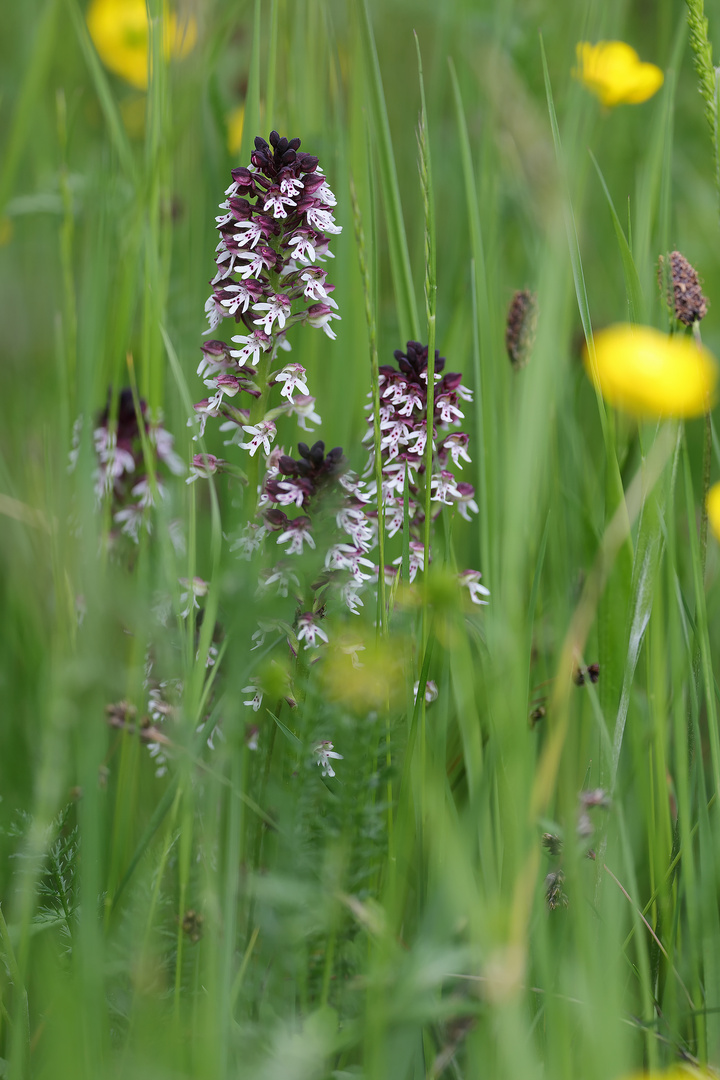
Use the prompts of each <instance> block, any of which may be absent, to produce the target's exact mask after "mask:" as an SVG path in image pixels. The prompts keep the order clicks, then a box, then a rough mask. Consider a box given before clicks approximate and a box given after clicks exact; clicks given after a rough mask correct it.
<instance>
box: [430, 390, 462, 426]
mask: <svg viewBox="0 0 720 1080" xmlns="http://www.w3.org/2000/svg"><path fill="white" fill-rule="evenodd" d="M435 408H436V409H439V410H440V419H441V421H442V422H443V424H456V423H457V421H458V420H463V419H464V418H465V413H464V412H460V409H458V407H457V405H454V404H453V402H452V400H451V399H450V396H449V395H448V394H440V396H439V397H437V398H436V399H435Z"/></svg>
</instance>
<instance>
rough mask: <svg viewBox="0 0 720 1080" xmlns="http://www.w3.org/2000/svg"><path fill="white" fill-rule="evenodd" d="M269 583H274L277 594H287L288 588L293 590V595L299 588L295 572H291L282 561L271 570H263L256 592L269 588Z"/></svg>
mask: <svg viewBox="0 0 720 1080" xmlns="http://www.w3.org/2000/svg"><path fill="white" fill-rule="evenodd" d="M271 585H275V587H276V589H277V593H278V596H283V597H285V596H287V595H288V592H289V591H290V589H292V590H293V595H294V596H295V595H297V593H298V592H299V590H300V581H299V579H298V577H297V575H296V574H294V573H293V572H292V570H291V569H290V567H289V566H286V565H284V564H283V563H281V562H280V563H278V564H277V566H274V567H273V568H272V570H267V571H264V572H263V575H262V577H261V579H260V582H259V585H258V592H261V591H262V590H263V589H269V588H270V586H271Z"/></svg>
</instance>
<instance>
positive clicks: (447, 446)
mask: <svg viewBox="0 0 720 1080" xmlns="http://www.w3.org/2000/svg"><path fill="white" fill-rule="evenodd" d="M468 441H469V440H468V437H467V435H465V434H464V432H462V431H456V432H455V433H454V434H452V435H448V436H447V438H446V439H444V440H443V444H442V448H443V450H445V451H446V452H447V453H448V454H449V455H450V457H451V458H452V459H453V462H454V463H455V465H456V466H457V467H458V469H462V465H461V464H460V458H462V460H463V461H467V462H470V461H471V458H470V455H469V454H468V452H467V445H468Z"/></svg>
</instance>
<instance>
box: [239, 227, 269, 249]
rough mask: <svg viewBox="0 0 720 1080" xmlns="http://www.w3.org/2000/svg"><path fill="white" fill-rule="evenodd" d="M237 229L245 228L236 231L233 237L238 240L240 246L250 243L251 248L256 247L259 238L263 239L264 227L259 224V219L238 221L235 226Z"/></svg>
mask: <svg viewBox="0 0 720 1080" xmlns="http://www.w3.org/2000/svg"><path fill="white" fill-rule="evenodd" d="M235 227H236V228H237V229H244V230H245V232H236V233H235V236H234V237H233V239H235V240H237V242H238V244H239V245H240V247H245V245H246V244H249V245H250V247H251V248H254V247H255V245H256V244H257V242H258V240H262V238H263V236H264V235H265V234H264V233H263V229H262V226H261V225H258V223H257V221H238V223H237V225H236V226H235Z"/></svg>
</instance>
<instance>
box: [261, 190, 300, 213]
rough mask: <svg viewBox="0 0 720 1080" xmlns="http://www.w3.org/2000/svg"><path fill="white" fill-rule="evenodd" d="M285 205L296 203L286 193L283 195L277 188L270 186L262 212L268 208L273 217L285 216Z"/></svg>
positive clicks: (294, 204)
mask: <svg viewBox="0 0 720 1080" xmlns="http://www.w3.org/2000/svg"><path fill="white" fill-rule="evenodd" d="M286 206H297V203H296V202H295V200H294V199H291V198H290V197H289V196H288V195H284V194H283V193H282V191H281V190H280V189H279V188H270V190H269V191H268V193H267V198H266V199H265V205H264V206H263V213H264V214H266V213H267V212H268V210H272V215H273V217H274V218H286V217H287V210H286V209H285V207H286Z"/></svg>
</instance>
